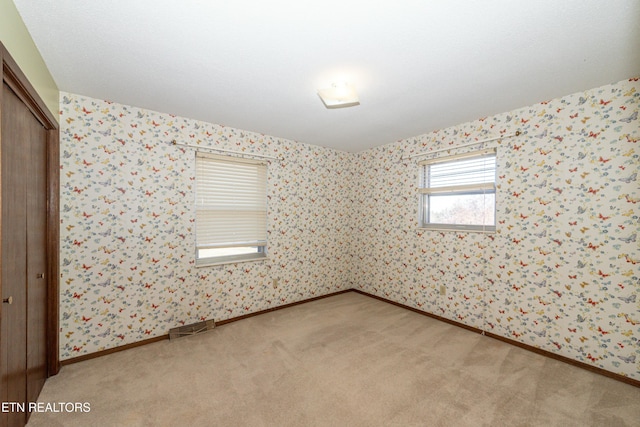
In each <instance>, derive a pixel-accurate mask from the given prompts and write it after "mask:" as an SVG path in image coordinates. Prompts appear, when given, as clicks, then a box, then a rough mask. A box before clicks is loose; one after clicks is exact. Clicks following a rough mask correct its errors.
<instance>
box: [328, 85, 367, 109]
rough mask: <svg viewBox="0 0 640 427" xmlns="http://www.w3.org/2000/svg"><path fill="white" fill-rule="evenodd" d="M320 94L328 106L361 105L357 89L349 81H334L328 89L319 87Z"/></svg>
mask: <svg viewBox="0 0 640 427" xmlns="http://www.w3.org/2000/svg"><path fill="white" fill-rule="evenodd" d="M318 96H319V97H320V99H322V102H323V103H324V106H325V107H327V108H344V107H353V106H356V105H360V100H359V99H358V94H357V93H356V90H355V89H354V88H353V86H351V85H350V84H348V83H334V84H332V85H331V87H329V88H326V89H318Z"/></svg>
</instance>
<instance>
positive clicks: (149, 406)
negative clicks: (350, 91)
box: [28, 292, 640, 427]
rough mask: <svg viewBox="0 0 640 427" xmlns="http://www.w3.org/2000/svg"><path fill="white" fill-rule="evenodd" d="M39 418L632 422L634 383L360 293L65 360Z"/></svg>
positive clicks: (247, 422) (223, 422)
mask: <svg viewBox="0 0 640 427" xmlns="http://www.w3.org/2000/svg"><path fill="white" fill-rule="evenodd" d="M40 401H41V402H89V403H90V405H91V411H90V412H89V413H70V414H69V413H35V414H33V415H32V417H31V420H30V422H29V424H28V426H29V427H39V426H47V427H52V426H83V427H84V426H189V427H196V426H412V425H416V426H625V425H626V426H640V388H636V387H633V386H630V385H627V384H624V383H621V382H619V381H615V380H613V379H610V378H607V377H603V376H601V375H597V374H593V373H591V372H588V371H586V370H583V369H579V368H576V367H573V366H571V365H567V364H565V363H562V362H559V361H556V360H552V359H549V358H546V357H544V356H540V355H537V354H534V353H531V352H528V351H526V350H523V349H520V348H518V347H515V346H512V345H509V344H505V343H502V342H500V341H497V340H494V339H491V338H488V337H483V336H481V335H479V334H476V333H473V332H470V331H466V330H464V329H461V328H458V327H455V326H451V325H448V324H446V323H443V322H439V321H437V320H433V319H430V318H428V317H425V316H421V315H419V314H416V313H413V312H411V311H409V310H405V309H402V308H400V307H396V306H393V305H391V304H387V303H384V302H381V301H378V300H375V299H373V298H369V297H367V296H364V295H360V294H357V293H353V292H350V293H346V294H341V295H337V296H332V297H329V298H326V299H322V300H318V301H314V302H311V303H306V304H302V305H298V306H295V307H290V308H287V309H283V310H279V311H275V312H272V313H268V314H264V315H260V316H256V317H252V318H249V319H246V320H241V321H238V322H234V323H230V324H227V325H223V326H219V327H216V328H215V329H214V330H213V331H211V332H207V333H204V334H201V335H196V336H192V337H186V338H180V339H178V340H174V341H162V342H158V343H154V344H149V345H146V346H143V347H138V348H135V349H131V350H127V351H123V352H120V353H114V354H111V355H107V356H104V357H100V358H97V359H93V360H89V361H85V362H81V363H76V364H73V365H69V366H65V367H63V368H62V370H61V372H60V374H59V375H57V376H55V377H53V378H50V379H49V380H48V381H47V383H46V384H45V387H44V390H43V391H42V394H41V396H40Z"/></svg>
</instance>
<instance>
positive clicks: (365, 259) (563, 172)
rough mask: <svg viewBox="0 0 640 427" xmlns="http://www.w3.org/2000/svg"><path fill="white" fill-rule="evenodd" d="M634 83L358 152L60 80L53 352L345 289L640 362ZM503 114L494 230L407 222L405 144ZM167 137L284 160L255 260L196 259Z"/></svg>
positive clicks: (189, 192)
mask: <svg viewBox="0 0 640 427" xmlns="http://www.w3.org/2000/svg"><path fill="white" fill-rule="evenodd" d="M639 86H640V83H639V81H638V79H630V80H628V81H622V82H619V83H616V84H613V85H609V86H604V87H601V88H597V89H593V90H588V91H585V92H583V93H577V94H574V95H570V96H566V97H563V98H560V99H554V100H551V101H548V102H543V103H540V104H537V105H534V106H531V107H526V108H522V109H518V110H515V111H511V112H508V113H503V114H499V115H496V116H493V117H486V118H482V119H479V120H476V121H474V122H469V123H465V124H461V125H458V126H454V127H450V128H447V129H443V130H440V131H436V132H432V133H429V134H424V135H419V136H416V137H413V138H409V139H405V140H402V141H397V142H395V143H391V144H388V145H386V146H382V147H377V148H374V149H371V150H367V151H364V152H361V153H357V154H351V153H344V152H339V151H334V150H330V149H326V148H321V147H315V146H311V145H307V144H303V143H299V142H294V141H289V140H285V139H281V138H275V137H270V136H265V135H260V134H256V133H253V132H247V131H242V130H238V129H232V128H227V127H224V126H220V125H215V124H210V123H204V122H199V121H196V120H191V119H186V118H181V117H175V116H171V115H168V114H162V113H157V112H152V111H147V110H143V109H140V108H135V107H130V106H125V105H119V104H115V103H110V102H106V101H101V100H96V99H91V98H87V97H83V96H79V95H74V94H69V93H62V94H61V99H60V108H61V111H60V113H61V153H62V154H61V168H62V170H61V206H62V213H61V214H62V217H61V219H62V225H61V264H62V265H61V276H62V277H61V309H60V312H61V319H60V320H61V323H60V327H61V358H62V359H68V358H73V357H77V356H80V355H83V354H88V353H92V352H96V351H100V350H104V349H107V348H112V347H116V346H120V345H123V344H127V343H132V342H136V341H140V340H144V339H146V338H151V337H154V336H159V335H164V334H166V333H168V330H169V329H170V328H172V327H175V326H179V325H181V324H189V323H193V322H196V321H199V320H203V319H210V318H215V319H216V320H223V319H227V318H231V317H237V316H240V315H242V314H247V313H252V312H256V311H260V310H264V309H267V308H271V307H276V306H278V305H282V304H287V303H290V302H295V301H300V300H304V299H308V298H311V297H314V296H319V295H323V294H328V293H332V292H335V291H339V290H343V289H349V288H355V289H361V290H363V291H365V292H368V293H371V294H374V295H378V296H381V297H384V298H386V299H389V300H393V301H397V302H400V303H402V304H405V305H408V306H411V307H415V308H418V309H420V310H424V311H426V312H429V313H434V314H437V315H439V316H442V317H445V318H448V319H452V320H455V321H457V322H460V323H463V324H466V325H470V326H473V327H476V328H480V329H484V330H486V331H488V332H491V333H493V334H497V335H501V336H504V337H507V338H510V339H512V340H515V341H519V342H522V343H525V344H528V345H532V346H535V347H539V348H542V349H544V350H547V351H551V352H554V353H558V354H560V355H563V356H565V357H568V358H571V359H574V360H578V361H581V362H584V363H587V364H591V365H593V366H597V367H600V368H603V369H606V370H609V371H611V372H615V373H618V374H621V375H626V376H629V377H631V378H634V379H640V344H639V343H638V338H639V337H640V298H639V296H638V294H639V293H640V250H639V243H638V241H639V240H638V233H639V231H640V219H639V208H640V186H639V181H638V169H640V149H639V148H638V141H640V120H639V118H638V112H639V109H640V107H639V106H640V92H639V89H640V87H639ZM516 130H519V131H521V132H522V135H520V136H516V137H505V138H504V139H502V140H499V141H493V142H490V143H487V144H485V145H486V146H497V152H498V155H497V162H498V166H497V167H498V178H497V194H496V199H497V207H496V214H497V224H496V228H497V230H496V232H495V233H493V234H480V233H456V232H445V231H434V230H424V229H419V228H418V193H417V188H418V182H419V166H418V165H417V161H416V160H415V159H414V160H404V159H403V157H406V156H409V155H412V154H416V153H423V152H428V151H432V150H439V149H442V148H455V147H456V146H457V145H461V144H466V143H469V142H472V141H474V140H476V141H479V140H482V139H486V138H492V137H494V136H498V135H510V134H512V133H514V132H515V131H516ZM172 140H176V141H178V142H184V143H191V144H197V145H201V146H210V147H219V148H224V149H231V150H237V151H243V152H246V153H259V154H267V155H273V156H280V157H282V158H283V160H282V161H280V162H275V161H274V162H270V164H269V188H268V191H269V194H268V200H269V214H268V220H269V247H268V250H269V259H268V260H266V261H262V262H251V263H239V264H228V265H224V266H217V267H205V268H195V266H194V233H193V229H194V215H193V209H192V206H191V204H192V200H193V181H194V178H195V172H194V152H193V151H192V150H190V149H187V148H184V147H178V146H174V145H172V144H171V141H172ZM482 146H483V145H479V146H478V147H470V148H463V149H462V150H467V151H472V150H474V149H476V148H480V147H482ZM462 150H452V151H451V153H454V152H460V151H462ZM444 154H445V155H446V154H447V153H446V152H445V153H444ZM274 279H278V280H279V284H278V286H277V287H274V286H273V280H274ZM442 286H444V288H445V293H444V294H441V292H440V290H441V287H442Z"/></svg>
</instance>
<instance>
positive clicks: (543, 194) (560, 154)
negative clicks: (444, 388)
mask: <svg viewBox="0 0 640 427" xmlns="http://www.w3.org/2000/svg"><path fill="white" fill-rule="evenodd" d="M639 90H640V83H639V82H638V79H631V80H629V81H623V82H619V83H617V84H614V85H609V86H604V87H601V88H598V89H594V90H589V91H586V92H584V93H578V94H574V95H571V96H567V97H563V98H560V99H554V100H552V101H549V102H543V103H541V104H538V105H535V106H532V107H527V108H522V109H519V110H516V111H512V112H509V113H504V114H499V115H496V116H493V117H487V118H483V119H480V120H477V121H474V122H469V123H465V124H462V125H459V126H454V127H450V128H447V129H444V130H440V131H437V132H433V133H429V134H425V135H421V136H418V137H414V138H409V139H406V140H402V141H399V142H396V143H393V144H389V145H386V146H382V147H378V148H374V149H371V150H368V151H365V152H362V153H359V154H357V160H356V162H355V164H356V167H357V170H356V175H357V176H360V177H361V179H360V180H359V188H358V189H357V191H356V192H355V194H354V207H353V214H352V221H351V223H350V226H351V227H352V236H353V239H354V241H353V246H352V247H353V254H352V256H353V257H354V263H353V268H352V271H351V273H352V276H351V280H352V283H353V287H354V288H357V289H361V290H363V291H365V292H368V293H371V294H374V295H378V296H381V297H383V298H386V299H389V300H393V301H396V302H399V303H402V304H404V305H408V306H411V307H414V308H417V309H420V310H424V311H427V312H430V313H434V314H437V315H439V316H442V317H445V318H447V319H451V320H454V321H457V322H460V323H463V324H465V325H470V326H473V327H475V328H481V329H483V330H486V331H488V332H491V333H493V334H497V335H501V336H503V337H507V338H510V339H512V340H515V341H519V342H522V343H525V344H528V345H531V346H535V347H539V348H542V349H544V350H547V351H550V352H553V353H557V354H560V355H562V356H565V357H568V358H571V359H575V360H578V361H581V362H584V363H587V364H590V365H593V366H597V367H599V368H603V369H606V370H608V371H612V372H614V373H618V374H621V375H626V376H628V377H631V378H634V379H637V380H640V344H639V343H638V339H639V338H640V297H639V295H638V294H640V245H639V242H640V240H639V239H638V234H639V232H640V219H639V216H640V185H639V184H640V181H639V180H638V171H639V169H640V146H639V144H638V141H640V120H639V119H638V111H639V106H640V91H639ZM517 130H519V131H521V132H523V134H522V135H521V136H518V137H512V138H505V139H502V140H500V141H494V142H492V143H491V142H490V143H487V144H486V146H497V147H498V148H497V169H498V172H497V174H498V177H497V183H496V185H497V190H496V191H497V194H496V199H497V202H496V204H497V207H496V215H497V216H496V218H497V224H496V229H497V230H496V232H495V234H480V233H459V232H444V231H443V232H439V231H434V230H425V229H420V228H418V200H419V197H418V193H417V188H418V182H419V172H420V171H419V166H418V165H417V160H415V159H414V160H402V157H404V156H409V155H412V154H417V153H423V152H428V151H430V150H438V149H442V148H449V147H454V146H456V145H462V144H466V143H470V142H473V141H474V140H476V141H480V140H482V139H488V138H491V137H494V136H499V135H509V134H512V133H514V132H516V131H517ZM481 146H482V145H479V146H476V147H468V148H461V149H460V150H452V151H451V154H453V153H459V152H464V151H473V150H475V149H478V148H479V147H481ZM439 155H447V152H444V153H440V154H439ZM441 285H444V286H445V288H446V293H445V294H444V295H441V294H440V286H441Z"/></svg>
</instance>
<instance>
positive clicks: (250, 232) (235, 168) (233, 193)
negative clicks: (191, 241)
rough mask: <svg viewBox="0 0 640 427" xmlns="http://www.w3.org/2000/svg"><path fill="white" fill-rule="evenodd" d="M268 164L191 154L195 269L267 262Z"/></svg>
mask: <svg viewBox="0 0 640 427" xmlns="http://www.w3.org/2000/svg"><path fill="white" fill-rule="evenodd" d="M266 247H267V165H266V163H264V162H259V161H255V160H247V159H240V158H235V157H226V156H217V155H213V154H203V153H197V154H196V265H197V266H202V265H212V264H222V263H229V262H239V261H248V260H256V259H260V258H265V257H266V255H267V254H266Z"/></svg>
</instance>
